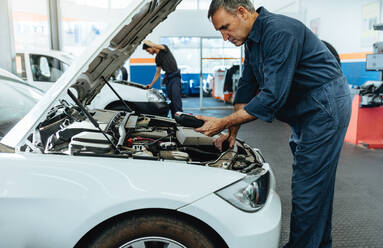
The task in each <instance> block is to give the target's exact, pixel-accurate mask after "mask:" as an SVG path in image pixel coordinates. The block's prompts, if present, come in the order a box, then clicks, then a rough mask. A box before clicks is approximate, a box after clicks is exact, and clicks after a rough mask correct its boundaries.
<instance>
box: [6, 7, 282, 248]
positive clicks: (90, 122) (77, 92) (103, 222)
mask: <svg viewBox="0 0 383 248" xmlns="http://www.w3.org/2000/svg"><path fill="white" fill-rule="evenodd" d="M179 2H180V1H173V0H162V1H156V0H153V1H137V2H136V3H135V4H132V5H131V6H130V8H131V12H127V13H129V14H127V16H126V17H125V18H124V20H121V21H120V22H117V23H115V25H114V26H112V27H110V28H109V29H108V33H106V34H105V36H104V37H103V38H104V40H100V41H99V42H97V43H95V44H94V46H93V47H90V48H89V50H88V53H87V56H83V57H82V58H81V59H79V60H77V62H76V63H77V66H71V67H70V68H69V69H68V70H67V71H66V72H65V73H64V74H63V75H62V76H61V77H60V79H59V80H58V81H57V82H56V83H55V84H54V85H53V86H52V87H51V88H50V89H49V90H48V92H47V94H45V95H44V96H43V98H42V99H41V100H40V101H39V102H38V103H37V104H36V105H35V107H34V108H33V109H32V110H31V111H30V112H29V113H28V114H27V115H26V116H25V117H24V118H23V119H22V120H21V121H20V122H18V123H17V124H16V126H15V127H13V128H12V130H11V131H9V132H8V133H7V134H6V135H5V137H4V138H3V139H2V140H1V142H0V151H1V152H0V202H1V204H0V223H1V225H0V247H7V248H18V247H29V248H48V247H49V248H51V247H55V248H61V247H62V248H68V247H76V248H79V247H105V248H111V247H120V248H122V247H124V248H139V247H142V248H155V247H161V248H165V247H168V248H185V247H186V248H213V247H214V248H225V247H226V248H228V247H230V248H253V247H262V248H269V247H272V248H275V247H278V244H279V237H280V224H281V202H280V198H279V196H278V194H277V193H276V192H275V178H274V175H273V172H272V170H271V168H270V165H269V164H268V163H267V162H265V161H264V159H263V157H262V155H261V153H260V151H259V150H258V149H255V148H252V147H250V146H249V145H247V144H245V143H244V142H241V141H239V140H238V141H237V142H236V144H235V147H234V148H233V149H228V150H226V151H219V150H218V149H217V148H216V147H215V146H214V144H213V138H211V137H207V136H204V135H202V134H200V133H196V132H195V131H194V129H192V128H188V127H184V126H181V125H179V124H177V123H176V121H175V120H174V119H170V118H165V117H159V116H154V115H144V114H139V113H135V112H128V111H112V110H88V109H87V107H86V106H87V105H88V104H90V103H91V102H92V99H94V97H95V96H96V95H97V93H98V92H99V91H100V90H101V88H102V87H103V86H104V84H105V80H103V79H104V78H108V77H109V76H110V75H111V74H112V73H113V72H114V71H115V69H116V68H118V67H119V66H120V65H121V64H122V63H123V61H125V60H126V59H127V57H129V56H130V55H131V54H132V53H133V52H134V50H135V49H136V48H137V46H139V45H140V43H141V42H142V40H143V39H144V38H145V37H146V36H147V35H148V33H150V32H151V31H152V30H153V28H154V27H156V26H157V25H158V24H159V23H160V22H161V21H162V20H164V19H165V18H166V17H167V16H168V14H169V13H170V12H172V11H173V10H174V9H175V8H176V6H177V4H178V3H179ZM138 10H139V12H138V13H137V14H136V15H134V16H133V13H136V12H137V11H138ZM66 94H68V95H69V96H70V97H71V99H73V101H74V102H75V103H76V104H69V103H68V102H66V101H65V100H62V99H63V97H64V95H66ZM60 99H61V100H60Z"/></svg>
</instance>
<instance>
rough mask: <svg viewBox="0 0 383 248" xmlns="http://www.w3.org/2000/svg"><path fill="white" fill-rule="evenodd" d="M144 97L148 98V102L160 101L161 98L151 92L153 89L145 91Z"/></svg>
mask: <svg viewBox="0 0 383 248" xmlns="http://www.w3.org/2000/svg"><path fill="white" fill-rule="evenodd" d="M146 99H148V101H149V102H160V101H161V99H160V98H159V97H158V95H157V94H155V93H153V91H151V90H148V91H147V92H146Z"/></svg>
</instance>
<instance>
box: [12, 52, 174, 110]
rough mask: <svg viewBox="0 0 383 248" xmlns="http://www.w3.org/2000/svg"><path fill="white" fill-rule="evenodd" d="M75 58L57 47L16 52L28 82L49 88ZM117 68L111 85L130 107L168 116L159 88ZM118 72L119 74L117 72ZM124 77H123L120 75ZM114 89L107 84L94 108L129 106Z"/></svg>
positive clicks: (19, 68) (45, 89)
mask: <svg viewBox="0 0 383 248" xmlns="http://www.w3.org/2000/svg"><path fill="white" fill-rule="evenodd" d="M74 60H75V58H74V57H73V56H72V55H71V54H68V53H65V52H61V51H53V50H35V51H32V50H29V51H18V52H17V53H16V72H17V75H18V76H20V77H21V78H22V79H24V80H25V81H26V82H27V83H28V84H30V85H32V86H35V87H37V88H39V89H41V90H43V91H47V90H48V89H49V88H50V87H51V86H52V85H53V83H55V82H56V81H57V80H58V79H59V78H60V77H61V75H62V74H63V73H64V72H65V71H66V70H67V69H68V68H69V66H70V65H71V64H73V63H74ZM122 67H123V66H121V67H120V68H117V69H116V72H115V73H114V74H113V75H112V76H111V78H114V79H119V80H110V82H109V83H110V85H111V86H112V87H113V89H114V90H115V91H117V92H118V94H119V95H120V96H121V98H122V99H123V100H124V102H125V104H126V105H127V106H128V107H129V109H132V110H135V111H137V112H140V113H144V114H156V115H160V116H167V115H168V113H169V103H168V100H167V99H166V97H165V96H164V95H163V94H162V93H161V92H160V91H158V90H157V89H145V88H144V87H143V86H141V85H139V84H136V83H132V82H128V81H127V80H126V79H125V78H126V76H127V72H126V69H125V68H122ZM116 74H117V75H116ZM118 74H119V75H120V76H119V75H118ZM125 104H124V103H123V102H121V101H120V99H119V97H118V96H117V95H116V94H115V93H114V92H113V90H112V89H110V88H109V87H107V86H105V87H103V88H102V89H101V92H100V94H98V95H97V97H96V98H95V99H94V101H93V102H92V104H91V105H90V107H91V108H99V109H112V110H122V109H126V105H125Z"/></svg>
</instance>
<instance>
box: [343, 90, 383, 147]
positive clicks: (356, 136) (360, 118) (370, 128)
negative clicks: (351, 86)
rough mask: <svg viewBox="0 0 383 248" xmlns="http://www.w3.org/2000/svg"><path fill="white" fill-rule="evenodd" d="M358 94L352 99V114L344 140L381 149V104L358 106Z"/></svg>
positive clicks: (382, 143)
mask: <svg viewBox="0 0 383 248" xmlns="http://www.w3.org/2000/svg"><path fill="white" fill-rule="evenodd" d="M360 99H361V97H360V95H355V97H354V99H353V101H352V114H351V120H350V125H349V126H348V129H347V133H346V138H345V141H346V142H349V143H351V144H354V145H363V146H366V147H368V148H377V149H383V106H380V107H373V108H360V107H359V105H360Z"/></svg>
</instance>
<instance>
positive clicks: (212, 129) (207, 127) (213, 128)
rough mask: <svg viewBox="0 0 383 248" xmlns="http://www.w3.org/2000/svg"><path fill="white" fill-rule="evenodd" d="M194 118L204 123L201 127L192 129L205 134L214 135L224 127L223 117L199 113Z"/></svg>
mask: <svg viewBox="0 0 383 248" xmlns="http://www.w3.org/2000/svg"><path fill="white" fill-rule="evenodd" d="M196 118H197V119H200V120H203V121H204V122H205V124H203V126H202V127H199V128H196V129H194V130H195V131H197V132H200V133H203V134H205V135H207V136H213V135H216V134H218V133H220V132H221V131H222V130H224V129H225V128H226V127H225V121H224V119H219V118H215V117H208V116H201V115H197V116H196Z"/></svg>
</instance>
